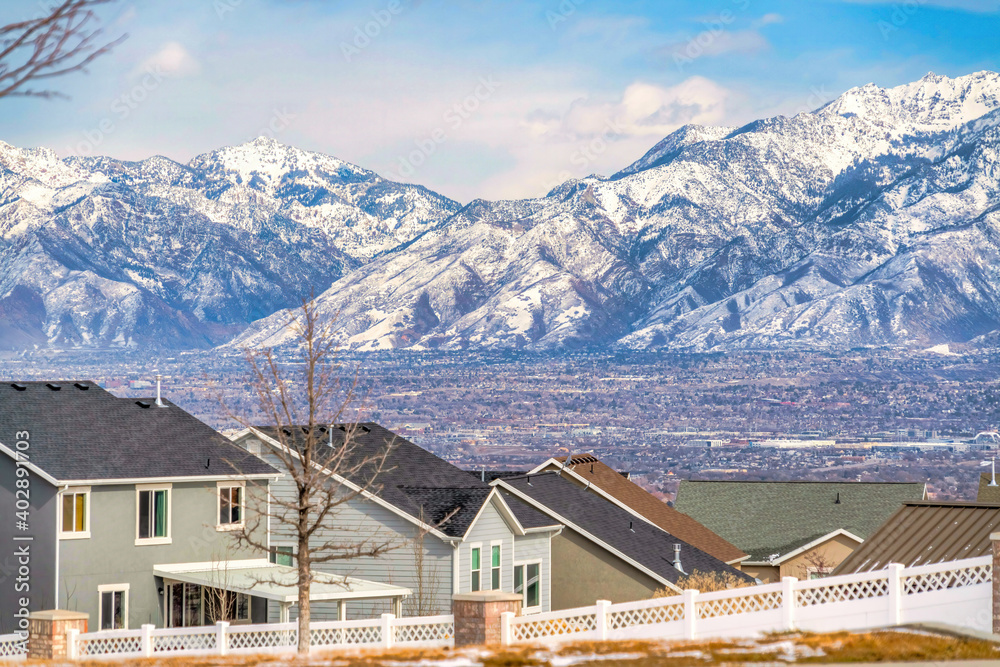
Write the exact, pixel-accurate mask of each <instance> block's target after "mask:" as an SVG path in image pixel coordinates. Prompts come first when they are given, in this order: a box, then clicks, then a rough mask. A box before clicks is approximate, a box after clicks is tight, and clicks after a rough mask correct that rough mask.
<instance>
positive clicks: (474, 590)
mask: <svg viewBox="0 0 1000 667" xmlns="http://www.w3.org/2000/svg"><path fill="white" fill-rule="evenodd" d="M475 549H479V568H478V570H477V569H476V568H474V567H473V566H472V556H473V552H474V550H475ZM473 572H479V588H473V587H472V573H473ZM483 590H487V589H484V588H483V543H482V542H472V543H470V544H469V592H470V593H478V592H480V591H483Z"/></svg>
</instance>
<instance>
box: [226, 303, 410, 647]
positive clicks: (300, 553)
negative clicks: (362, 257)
mask: <svg viewBox="0 0 1000 667" xmlns="http://www.w3.org/2000/svg"><path fill="white" fill-rule="evenodd" d="M288 327H289V329H290V330H291V331H292V332H293V333H294V335H295V339H296V341H297V342H298V344H299V347H300V355H301V359H298V360H297V362H296V363H294V364H292V363H287V362H282V361H281V360H279V358H278V356H277V355H276V353H275V351H274V350H273V349H271V348H266V349H262V350H252V349H247V350H245V352H244V356H245V359H246V362H247V366H248V376H249V377H248V379H247V384H248V385H249V387H250V390H251V393H252V394H253V397H254V399H255V403H256V407H257V408H258V411H259V414H260V415H261V419H260V421H258V420H255V419H252V418H248V417H245V416H241V415H236V414H233V413H232V412H231V411H228V409H227V411H228V412H229V414H230V416H231V417H233V418H234V419H236V420H237V421H239V422H240V423H241V424H242V425H243V426H246V427H254V426H260V424H261V423H264V424H267V425H268V426H269V429H268V436H269V438H272V439H273V441H274V442H269V441H268V439H264V440H263V443H262V447H266V448H267V449H268V450H269V451H268V452H267V454H269V456H267V458H268V460H269V461H271V463H272V465H276V467H278V468H279V469H280V470H281V472H283V473H286V474H287V475H288V476H289V478H290V481H291V484H292V486H293V488H294V495H291V496H290V497H289V496H284V495H280V494H275V493H273V492H270V493H260V488H259V487H256V488H251V487H250V486H249V485H248V487H247V493H246V503H247V506H248V509H249V510H251V511H247V512H246V516H245V517H244V521H243V525H242V527H241V528H240V529H238V530H235V531H233V532H232V536H233V537H234V538H235V539H236V540H237V542H238V543H239V544H241V545H244V546H249V547H250V548H253V549H260V550H266V549H267V547H268V545H267V538H266V535H267V522H268V521H269V520H270V521H271V525H272V526H273V527H274V530H275V532H277V533H281V534H287V535H289V536H290V538H291V539H293V540H294V541H295V543H296V553H295V563H296V567H297V582H296V583H297V587H298V612H299V615H298V629H299V633H298V650H299V652H300V653H304V652H307V651H308V650H309V620H310V606H309V588H310V585H311V584H312V582H313V579H314V574H313V566H314V565H317V564H321V563H330V562H333V561H342V560H349V559H355V558H362V557H369V558H374V557H378V556H380V555H382V554H384V553H385V552H387V551H388V550H390V549H394V548H398V547H399V546H401V545H399V544H397V543H398V542H399V540H396V539H393V538H391V537H386V536H384V535H381V534H362V533H360V532H354V533H350V532H348V533H345V532H342V531H338V533H337V535H338V536H337V537H332V538H331V537H329V533H320V532H318V531H320V529H321V528H322V527H323V526H330V525H335V523H336V521H335V516H336V514H337V512H338V510H339V509H341V508H343V507H344V505H345V504H346V503H349V502H351V501H352V500H354V499H355V498H358V497H359V496H362V495H364V494H365V493H366V492H371V493H377V492H378V487H377V486H376V483H377V480H378V477H379V475H380V474H381V473H382V472H384V471H385V469H386V460H387V457H388V455H389V453H390V451H391V450H392V447H393V443H392V442H387V443H385V445H384V446H381V447H380V448H378V451H371V450H370V449H368V450H365V449H364V448H362V447H361V445H360V443H359V442H358V435H359V434H360V433H361V432H362V427H361V425H360V424H359V423H358V415H359V413H360V411H361V409H360V408H359V407H358V403H359V401H358V399H359V397H358V394H357V388H358V375H357V371H356V370H355V371H354V372H353V373H351V374H345V369H344V367H343V364H342V363H341V362H340V358H339V347H338V345H337V343H336V339H335V335H334V334H335V330H334V321H333V320H332V319H326V318H324V317H323V316H322V315H321V314H320V313H319V312H318V310H317V307H316V304H315V303H314V302H313V301H305V302H304V303H303V305H302V307H301V308H299V309H298V310H297V311H294V312H290V317H289V322H288ZM335 425H336V426H335ZM275 443H277V444H275ZM341 480H349V481H348V482H347V483H344V482H343V481H341ZM319 540H322V541H319Z"/></svg>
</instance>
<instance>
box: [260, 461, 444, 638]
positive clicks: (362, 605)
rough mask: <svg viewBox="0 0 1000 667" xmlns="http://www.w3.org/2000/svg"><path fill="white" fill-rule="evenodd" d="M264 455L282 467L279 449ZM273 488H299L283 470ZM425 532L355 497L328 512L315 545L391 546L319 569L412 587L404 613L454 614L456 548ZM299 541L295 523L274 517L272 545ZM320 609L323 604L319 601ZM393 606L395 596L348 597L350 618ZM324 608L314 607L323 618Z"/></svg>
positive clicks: (282, 492) (281, 492) (283, 493)
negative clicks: (369, 599)
mask: <svg viewBox="0 0 1000 667" xmlns="http://www.w3.org/2000/svg"><path fill="white" fill-rule="evenodd" d="M263 456H264V458H265V459H268V460H269V462H272V465H276V467H280V461H278V460H277V457H275V456H274V455H273V454H270V453H268V452H266V451H265V452H264V453H263ZM271 489H272V492H273V494H274V495H275V497H283V498H293V497H295V493H296V492H295V486H294V483H293V482H292V479H291V477H290V476H289V475H283V476H282V477H281V478H280V479H279V480H278V481H276V482H274V483H273V484H272V487H271ZM276 511H277V508H275V507H272V512H276ZM420 532H421V531H420V530H419V529H418V528H417V526H415V525H414V524H413V523H412V522H410V521H408V520H406V519H404V518H403V517H401V516H399V515H398V514H396V513H395V512H393V511H391V510H388V509H386V508H385V507H383V506H381V505H379V504H376V503H374V502H371V501H368V500H365V499H363V498H360V497H358V498H353V499H351V500H349V501H348V502H346V503H344V504H343V505H341V506H340V507H338V508H337V509H336V511H335V512H334V513H333V514H331V515H330V516H328V517H327V518H326V520H325V521H324V526H323V527H322V528H321V529H319V530H317V531H316V532H315V533H314V534H313V538H312V549H313V550H314V551H318V552H323V553H330V552H331V551H333V552H335V553H339V554H345V553H346V552H347V551H349V550H352V549H351V547H359V546H362V547H367V548H369V549H371V548H373V547H383V546H386V547H388V550H387V551H385V552H384V553H382V554H381V555H379V556H377V557H368V556H362V557H352V558H345V559H342V560H335V561H331V562H327V563H317V564H316V565H315V569H316V570H317V571H323V572H330V573H334V574H338V575H342V576H350V577H358V578H360V579H368V580H371V581H377V582H381V583H387V584H393V585H396V586H404V587H406V588H409V589H410V590H411V591H413V595H411V596H410V597H409V598H407V599H406V600H404V602H403V615H404V616H409V615H412V614H413V613H415V612H417V611H422V612H423V613H424V614H444V613H449V612H450V611H451V592H452V553H453V547H452V546H451V545H450V544H449V543H447V542H444V541H443V540H441V539H439V538H438V537H435V536H433V535H424V536H423V539H422V540H421V539H420ZM294 543H295V538H294V532H293V531H292V530H291V527H290V526H288V525H286V524H283V522H281V521H279V520H278V519H276V518H273V517H272V519H271V544H272V545H283V544H287V545H294ZM325 546H326V547H330V548H324V547H325ZM336 547H346V548H339V549H338V548H336ZM361 550H363V549H361ZM418 551H420V552H422V553H423V567H422V576H421V574H420V573H419V572H418V567H417V561H418V558H417V556H416V554H417V553H418ZM315 608H318V603H317V607H315ZM391 611H392V602H391V600H379V601H372V602H364V601H357V602H348V605H347V617H348V618H349V619H354V618H373V617H376V616H379V615H380V614H382V613H388V612H391ZM275 613H276V612H275ZM318 613H319V612H316V611H314V617H316V618H317V619H318ZM324 613H326V612H324ZM332 613H333V618H331V619H330V620H334V619H335V618H336V605H335V604H334V605H333V612H332Z"/></svg>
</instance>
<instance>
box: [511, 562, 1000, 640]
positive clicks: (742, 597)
mask: <svg viewBox="0 0 1000 667" xmlns="http://www.w3.org/2000/svg"><path fill="white" fill-rule="evenodd" d="M991 563H992V557H991V556H983V557H981V558H970V559H968V560H960V561H952V562H948V563H939V564H935V565H924V566H919V567H911V568H904V567H903V566H902V565H898V564H893V565H890V566H889V568H888V569H886V570H880V571H877V572H865V573H861V574H849V575H842V576H837V577H826V578H823V579H813V580H810V581H798V580H796V579H794V578H791V577H786V578H785V579H783V580H782V581H781V583H777V584H765V585H763V586H751V587H749V588H738V589H734V590H728V591H719V592H715V593H699V592H698V591H684V593H683V594H682V595H676V596H673V597H667V598H657V599H654V600H641V601H638V602H624V603H621V604H611V603H610V602H607V601H605V600H602V601H599V602H598V603H597V604H596V605H594V606H592V607H578V608H576V609H567V610H563V611H554V612H549V613H544V614H533V615H531V616H517V617H515V616H514V615H513V614H511V613H508V614H505V615H504V618H503V619H502V626H501V630H502V635H503V638H504V643H505V644H515V643H531V642H541V643H548V642H560V641H584V640H603V639H697V638H717V637H718V638H722V637H742V636H752V635H756V634H759V633H762V632H774V631H781V630H807V631H813V632H832V631H837V630H865V629H871V628H878V627H884V626H888V625H899V624H901V623H918V622H938V623H947V624H950V625H959V626H964V627H968V628H973V629H976V630H984V631H990V630H991V629H992V618H993V617H992V600H993V585H992V579H991V572H992V566H991Z"/></svg>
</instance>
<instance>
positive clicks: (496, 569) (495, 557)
mask: <svg viewBox="0 0 1000 667" xmlns="http://www.w3.org/2000/svg"><path fill="white" fill-rule="evenodd" d="M490 551H491V555H490V566H491V568H490V569H491V570H492V572H491V573H490V588H492V589H493V590H495V591H498V590H500V545H499V544H494V545H493V548H492V549H491V550H490Z"/></svg>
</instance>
